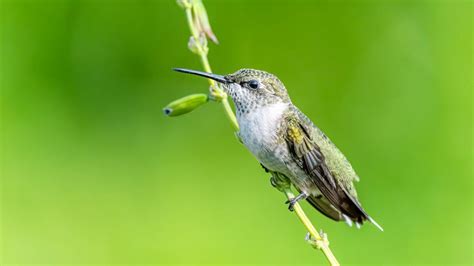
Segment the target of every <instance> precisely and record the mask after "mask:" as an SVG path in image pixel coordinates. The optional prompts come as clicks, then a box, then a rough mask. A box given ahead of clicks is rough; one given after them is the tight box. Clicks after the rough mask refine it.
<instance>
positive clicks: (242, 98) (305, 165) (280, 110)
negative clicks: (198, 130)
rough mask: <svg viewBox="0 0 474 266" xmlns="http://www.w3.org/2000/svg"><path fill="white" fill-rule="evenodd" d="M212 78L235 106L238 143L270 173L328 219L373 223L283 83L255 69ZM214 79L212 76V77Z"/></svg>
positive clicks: (332, 150)
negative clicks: (282, 178) (286, 180)
mask: <svg viewBox="0 0 474 266" xmlns="http://www.w3.org/2000/svg"><path fill="white" fill-rule="evenodd" d="M178 71H182V72H187V73H192V74H197V75H201V76H207V77H211V78H213V79H215V80H217V81H219V82H221V83H222V84H223V88H224V90H225V91H226V92H227V93H228V94H229V95H230V96H231V97H232V100H233V101H234V103H235V107H236V113H237V120H238V122H239V126H240V130H239V132H238V135H239V138H240V139H241V141H242V142H243V144H244V145H245V146H246V147H247V148H248V149H249V150H250V152H251V153H252V154H253V155H254V156H255V157H256V158H257V159H258V160H259V161H260V163H261V164H262V165H263V166H264V167H265V168H266V169H267V170H269V171H270V172H273V173H278V174H282V175H284V176H286V177H287V178H289V180H290V181H291V183H292V184H293V185H294V186H295V187H296V188H297V189H298V190H299V191H300V192H302V193H304V194H305V196H306V199H307V201H308V202H309V203H310V204H311V205H313V206H314V207H315V208H316V209H318V210H319V211H320V212H321V213H323V214H324V215H326V216H327V217H329V218H331V219H333V220H336V221H341V220H343V221H346V222H347V223H348V224H350V225H352V223H353V222H354V223H355V224H356V225H357V226H360V225H361V224H362V223H363V222H364V221H366V220H369V221H371V222H372V223H374V224H375V225H376V226H377V227H379V228H380V229H381V230H382V228H381V227H380V226H379V225H378V224H377V223H375V221H373V220H372V219H371V218H370V216H368V215H367V213H366V212H365V211H364V210H363V208H362V206H361V204H360V203H359V201H358V199H357V192H356V190H355V187H354V182H355V181H359V177H358V176H357V174H356V173H355V171H354V169H353V168H352V166H351V164H350V163H349V161H348V160H347V159H346V157H345V156H344V155H343V154H342V152H341V151H340V150H339V149H338V148H337V147H336V146H335V145H334V144H333V143H332V142H331V141H330V140H329V138H328V137H327V136H326V135H325V134H324V133H323V132H322V131H321V130H320V129H319V128H318V127H316V126H315V125H314V124H313V122H312V121H311V120H310V119H309V118H308V117H307V116H306V115H304V114H303V113H302V112H301V111H300V110H299V109H298V108H297V107H296V106H294V105H293V104H292V102H291V100H290V97H289V96H288V93H287V91H286V88H285V86H284V85H283V83H282V82H281V81H280V80H279V79H278V78H277V77H276V76H274V75H272V74H270V73H267V72H264V71H260V70H253V69H242V70H239V71H237V72H236V73H234V74H230V75H226V76H218V75H214V74H203V73H202V72H201V73H200V72H197V71H192V72H190V71H189V70H186V71H184V70H179V69H178ZM211 75H212V76H211Z"/></svg>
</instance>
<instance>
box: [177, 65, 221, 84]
mask: <svg viewBox="0 0 474 266" xmlns="http://www.w3.org/2000/svg"><path fill="white" fill-rule="evenodd" d="M173 70H174V71H178V72H181V73H186V74H192V75H196V76H201V77H205V78H208V79H213V80H215V81H217V82H219V83H224V84H227V83H230V81H229V80H227V79H226V78H225V76H222V75H217V74H213V73H207V72H202V71H197V70H191V69H185V68H173Z"/></svg>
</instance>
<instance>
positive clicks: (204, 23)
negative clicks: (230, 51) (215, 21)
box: [194, 0, 219, 44]
mask: <svg viewBox="0 0 474 266" xmlns="http://www.w3.org/2000/svg"><path fill="white" fill-rule="evenodd" d="M194 15H195V17H196V22H197V23H196V24H198V28H199V29H200V31H202V32H204V33H205V34H206V36H207V37H208V38H209V39H211V40H212V41H213V42H214V43H215V44H218V43H219V41H218V40H217V37H216V35H215V34H214V32H212V29H211V25H210V23H209V18H208V17H207V12H206V8H205V7H204V4H203V3H202V0H195V1H194Z"/></svg>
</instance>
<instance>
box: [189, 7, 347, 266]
mask: <svg viewBox="0 0 474 266" xmlns="http://www.w3.org/2000/svg"><path fill="white" fill-rule="evenodd" d="M195 1H196V0H184V1H182V4H183V6H184V8H185V10H186V17H187V20H188V25H189V29H190V30H191V34H192V38H194V48H195V50H194V52H195V53H196V54H198V55H199V57H200V59H201V63H202V65H203V67H204V70H205V71H206V72H209V73H212V70H211V65H210V64H209V60H208V58H207V50H208V48H207V43H206V42H204V44H203V43H202V42H200V39H199V37H200V32H199V30H198V29H197V27H196V25H195V23H194V19H195V18H194V17H193V5H194V4H195ZM208 80H209V84H210V85H211V87H210V94H211V95H212V96H213V97H214V98H215V99H217V101H219V102H221V103H222V105H223V107H224V111H225V113H226V115H227V118H228V119H229V120H230V122H231V124H232V126H233V128H234V130H235V131H238V130H239V124H238V122H237V118H236V117H235V114H234V112H233V111H232V107H231V106H230V104H229V101H228V99H227V94H226V93H225V92H224V91H223V90H222V89H221V88H219V86H218V85H217V84H216V82H215V81H214V80H212V79H208ZM282 191H283V193H284V194H285V196H286V197H287V198H288V200H291V199H293V198H294V197H295V195H294V194H293V192H292V191H291V189H290V188H287V189H283V190H282ZM293 209H294V212H295V213H296V215H297V216H298V218H299V219H300V221H301V222H302V223H303V225H304V226H305V227H306V229H307V230H308V232H309V233H310V235H311V236H312V238H314V239H315V240H316V244H315V246H316V247H317V248H318V249H321V250H322V252H323V253H324V255H325V256H326V258H327V260H328V261H329V263H330V264H331V265H332V266H339V262H338V261H337V259H336V257H335V256H334V254H333V253H332V251H331V249H330V248H329V246H328V242H327V239H325V238H324V237H322V236H321V235H320V234H319V233H318V231H317V230H316V228H315V227H314V226H313V224H312V223H311V221H310V220H309V218H308V217H307V216H306V214H305V212H304V211H303V209H302V208H301V206H300V204H299V203H298V202H296V203H295V204H294V206H293Z"/></svg>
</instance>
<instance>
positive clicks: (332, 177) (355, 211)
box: [285, 113, 368, 223]
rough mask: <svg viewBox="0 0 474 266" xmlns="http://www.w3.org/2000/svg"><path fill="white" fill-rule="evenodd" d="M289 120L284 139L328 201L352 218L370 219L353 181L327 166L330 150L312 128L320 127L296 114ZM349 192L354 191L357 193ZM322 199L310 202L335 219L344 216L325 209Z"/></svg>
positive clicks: (294, 156) (292, 153) (295, 159)
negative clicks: (360, 202) (318, 140)
mask: <svg viewBox="0 0 474 266" xmlns="http://www.w3.org/2000/svg"><path fill="white" fill-rule="evenodd" d="M286 122H287V123H286V125H287V128H286V138H285V139H286V142H287V144H288V147H289V150H290V152H291V155H292V157H293V159H294V161H295V162H296V163H297V164H298V165H299V166H300V167H301V168H302V169H303V170H304V171H305V172H306V173H307V174H308V176H309V177H310V178H311V179H312V182H314V184H315V185H316V186H317V187H318V188H319V190H320V191H321V193H322V195H323V196H324V197H325V199H327V201H328V203H330V205H332V207H334V208H335V209H337V210H338V211H340V212H341V213H342V214H344V215H346V216H348V217H349V218H350V219H351V220H353V221H356V222H359V223H362V222H363V221H364V220H367V219H368V215H367V214H366V213H365V211H364V210H363V209H362V207H361V205H360V204H359V202H358V201H357V199H356V195H355V189H353V187H352V180H350V179H348V178H347V177H342V178H341V177H340V176H338V174H340V173H338V171H337V169H331V168H330V167H329V166H328V164H329V163H330V162H329V161H328V158H327V154H328V153H329V152H328V151H326V153H325V152H324V151H323V150H322V149H321V148H320V146H319V145H318V143H317V142H316V141H315V139H314V137H313V134H312V130H316V129H317V128H315V127H314V128H311V127H308V126H312V123H311V124H309V125H308V123H307V122H306V121H304V120H302V119H301V118H300V117H299V116H298V114H297V113H292V114H290V115H288V116H287V118H286ZM322 138H324V137H322ZM336 149H337V148H336ZM337 152H338V150H337ZM347 181H349V182H347ZM349 191H351V192H352V191H353V193H354V194H353V193H350V192H349ZM311 201H313V202H311ZM321 202H323V203H324V201H322V200H319V201H317V200H316V199H310V203H312V205H313V206H314V207H316V208H317V209H318V210H320V211H321V212H323V213H324V214H325V215H327V216H329V217H331V218H333V219H336V218H338V219H337V220H340V219H341V217H340V215H339V217H336V215H335V213H334V210H329V209H326V210H324V209H325V207H326V208H327V206H321ZM326 205H328V204H326ZM321 209H323V210H321ZM329 211H332V212H329Z"/></svg>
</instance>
